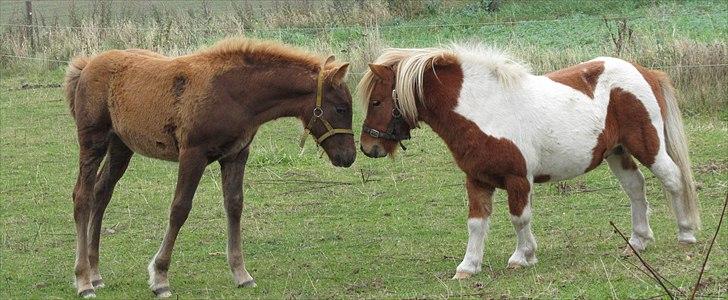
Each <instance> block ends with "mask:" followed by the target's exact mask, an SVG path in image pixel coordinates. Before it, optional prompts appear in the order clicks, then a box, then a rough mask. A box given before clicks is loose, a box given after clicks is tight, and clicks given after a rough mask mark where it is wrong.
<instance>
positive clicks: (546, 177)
mask: <svg viewBox="0 0 728 300" xmlns="http://www.w3.org/2000/svg"><path fill="white" fill-rule="evenodd" d="M549 180H551V176H550V175H536V177H534V178H533V182H535V183H544V182H548V181H549Z"/></svg>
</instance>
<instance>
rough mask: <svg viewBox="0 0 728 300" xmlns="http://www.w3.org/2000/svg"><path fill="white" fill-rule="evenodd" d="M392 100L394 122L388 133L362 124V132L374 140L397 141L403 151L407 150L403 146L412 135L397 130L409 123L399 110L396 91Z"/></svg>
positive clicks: (390, 125)
mask: <svg viewBox="0 0 728 300" xmlns="http://www.w3.org/2000/svg"><path fill="white" fill-rule="evenodd" d="M392 100H394V107H393V108H392V120H391V121H389V125H388V126H387V131H382V130H377V129H374V128H372V127H369V126H367V124H362V132H364V133H367V134H369V135H370V136H372V137H373V138H381V139H385V140H392V141H397V142H399V145H400V147H402V150H406V149H407V148H405V146H404V145H403V144H402V141H403V140H409V139H410V134H409V131H404V132H403V131H400V130H397V128H399V127H400V126H402V125H403V124H405V123H406V122H407V121H405V119H404V117H403V116H402V112H400V110H399V107H398V103H397V102H398V100H397V91H396V90H392Z"/></svg>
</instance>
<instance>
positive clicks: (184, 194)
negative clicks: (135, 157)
mask: <svg viewBox="0 0 728 300" xmlns="http://www.w3.org/2000/svg"><path fill="white" fill-rule="evenodd" d="M206 166H207V157H206V156H205V151H204V149H199V148H193V149H180V155H179V170H178V173H177V187H176V188H175V192H174V200H172V205H171V207H170V210H169V225H168V226H167V232H166V234H165V235H164V240H163V241H162V245H161V246H160V247H159V251H157V254H155V255H154V258H152V261H151V262H150V263H149V266H148V267H147V270H148V271H149V287H150V288H151V289H152V292H154V294H155V295H156V296H157V297H160V298H166V297H169V296H171V295H172V292H171V290H170V287H169V279H168V277H167V271H168V270H169V263H170V261H171V259H172V249H173V248H174V243H175V241H176V240H177V234H179V231H180V229H181V228H182V225H184V223H185V221H186V220H187V216H189V214H190V209H192V198H193V197H194V196H195V191H196V190H197V185H198V184H199V183H200V178H201V177H202V173H203V172H204V171H205V167H206Z"/></svg>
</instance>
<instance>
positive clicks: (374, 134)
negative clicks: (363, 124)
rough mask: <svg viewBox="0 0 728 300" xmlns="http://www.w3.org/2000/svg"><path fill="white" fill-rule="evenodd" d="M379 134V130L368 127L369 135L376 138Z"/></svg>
mask: <svg viewBox="0 0 728 300" xmlns="http://www.w3.org/2000/svg"><path fill="white" fill-rule="evenodd" d="M380 134H381V132H379V130H376V129H373V128H372V129H369V135H371V136H372V137H374V138H377V139H378V138H379V136H380Z"/></svg>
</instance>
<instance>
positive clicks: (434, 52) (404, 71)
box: [357, 44, 530, 125]
mask: <svg viewBox="0 0 728 300" xmlns="http://www.w3.org/2000/svg"><path fill="white" fill-rule="evenodd" d="M374 64H378V65H384V66H389V67H391V68H392V69H394V71H395V72H396V79H395V90H396V91H397V100H398V102H397V104H398V108H399V110H400V111H401V112H402V115H403V116H404V117H405V119H406V120H407V121H408V122H409V123H410V124H411V125H416V124H417V115H418V114H417V101H418V100H417V99H419V101H420V102H421V103H423V101H424V99H425V93H424V74H425V72H426V71H427V70H429V69H431V70H432V71H433V72H435V66H446V65H452V64H460V65H461V67H462V65H463V64H467V65H468V67H469V68H472V69H470V70H474V72H478V73H483V74H490V75H493V76H495V78H496V79H497V80H498V81H499V82H500V84H501V86H503V88H505V89H512V88H515V87H517V86H518V85H519V83H520V81H521V78H522V77H524V76H525V75H528V74H530V70H529V69H528V67H527V66H525V65H523V64H521V63H519V62H517V61H515V60H514V59H512V58H510V57H509V56H508V55H507V54H505V53H504V52H502V51H500V50H497V49H495V48H491V47H487V46H484V45H482V44H470V45H460V44H452V45H450V46H447V47H440V48H422V49H400V48H389V49H385V50H384V53H382V55H380V56H379V57H378V58H377V59H376V60H375V61H374ZM435 76H437V73H435ZM379 82H380V80H379V79H378V78H377V77H376V75H374V73H372V71H371V70H367V72H366V73H364V76H363V77H362V79H361V81H359V84H358V86H357V90H359V97H360V99H361V101H362V104H363V106H364V109H365V110H366V109H367V107H368V106H369V100H370V98H371V95H372V92H373V91H374V87H375V86H376V84H377V83H379Z"/></svg>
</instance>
